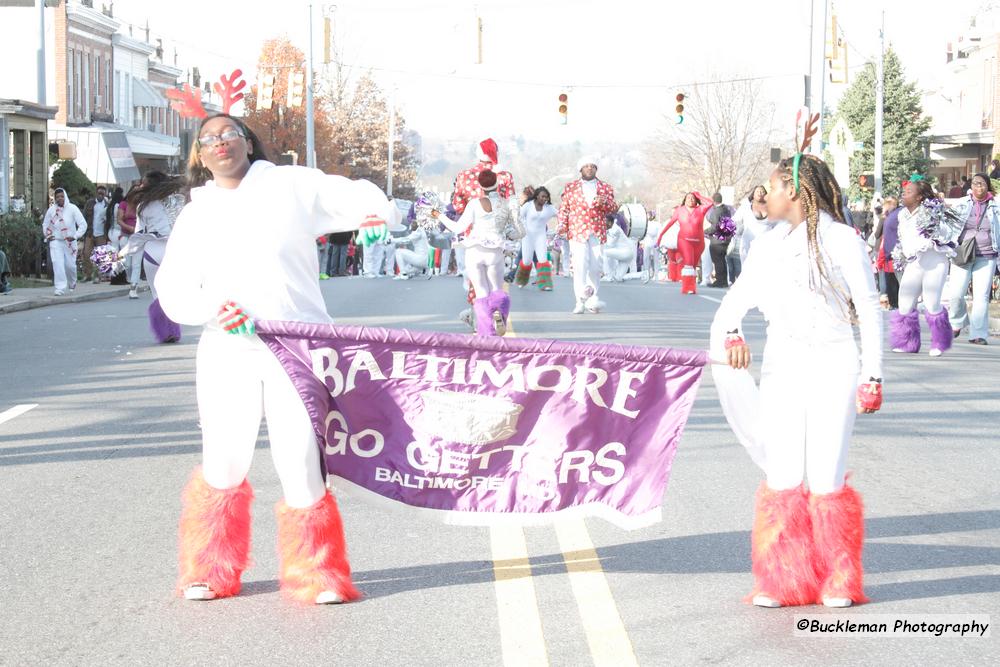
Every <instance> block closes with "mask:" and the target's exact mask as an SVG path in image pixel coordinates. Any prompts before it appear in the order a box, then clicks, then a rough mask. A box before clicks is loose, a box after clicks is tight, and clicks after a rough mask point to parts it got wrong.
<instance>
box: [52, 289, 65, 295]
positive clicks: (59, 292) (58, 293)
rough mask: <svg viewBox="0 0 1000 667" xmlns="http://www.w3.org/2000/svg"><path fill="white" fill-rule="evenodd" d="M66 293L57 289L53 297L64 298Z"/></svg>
mask: <svg viewBox="0 0 1000 667" xmlns="http://www.w3.org/2000/svg"><path fill="white" fill-rule="evenodd" d="M63 294H64V292H63V291H62V290H61V289H57V290H56V291H54V292H53V293H52V296H62V295H63Z"/></svg>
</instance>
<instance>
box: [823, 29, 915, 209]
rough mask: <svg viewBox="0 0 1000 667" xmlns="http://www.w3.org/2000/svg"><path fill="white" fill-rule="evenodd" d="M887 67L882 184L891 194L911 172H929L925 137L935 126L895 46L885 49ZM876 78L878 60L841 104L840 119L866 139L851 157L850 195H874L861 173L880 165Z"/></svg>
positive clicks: (867, 67)
mask: <svg viewBox="0 0 1000 667" xmlns="http://www.w3.org/2000/svg"><path fill="white" fill-rule="evenodd" d="M884 68H885V74H884V81H885V84H884V85H885V94H884V100H885V102H884V107H883V121H882V165H883V168H882V189H883V191H884V194H886V195H890V194H891V195H896V194H899V184H900V182H901V181H903V180H905V179H906V178H907V177H908V176H910V175H911V174H914V173H918V174H926V173H927V169H928V167H929V166H930V161H929V160H928V159H927V158H926V157H924V148H923V140H922V139H921V137H922V136H923V135H925V134H926V133H927V131H928V130H930V127H931V119H930V118H929V117H927V116H925V115H924V112H923V107H922V106H921V105H920V93H919V92H918V91H917V84H916V83H915V82H913V81H907V80H906V77H905V73H904V72H903V66H902V64H901V63H900V62H899V57H898V56H897V55H896V52H895V51H893V50H892V49H889V50H888V51H887V52H886V54H885V60H884ZM875 82H876V79H875V64H874V63H867V64H866V65H865V66H864V68H863V69H862V70H861V71H860V72H859V73H858V74H857V76H856V77H855V79H854V83H852V84H851V85H850V87H849V88H848V89H847V90H846V91H845V92H844V96H843V97H841V98H840V103H839V104H838V105H837V113H836V116H835V118H844V119H845V120H846V121H847V125H848V126H849V127H850V128H851V132H853V133H854V139H855V140H856V141H862V142H864V148H863V149H862V150H860V151H858V152H856V153H855V154H854V156H853V157H852V158H851V187H850V196H851V198H855V197H861V198H867V197H869V196H870V194H869V193H862V191H861V189H860V187H859V186H858V177H859V176H860V175H861V174H863V173H865V172H871V171H872V169H873V168H874V166H875ZM831 127H832V126H831ZM841 185H844V184H841Z"/></svg>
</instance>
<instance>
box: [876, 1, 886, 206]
mask: <svg viewBox="0 0 1000 667" xmlns="http://www.w3.org/2000/svg"><path fill="white" fill-rule="evenodd" d="M875 69H876V72H875V76H876V77H877V81H876V82H875V193H874V196H875V197H876V198H878V199H881V198H882V110H883V107H884V106H885V11H883V12H882V25H881V26H879V31H878V61H877V62H876V68H875Z"/></svg>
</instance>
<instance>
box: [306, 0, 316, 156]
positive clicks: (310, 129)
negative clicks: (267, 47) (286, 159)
mask: <svg viewBox="0 0 1000 667" xmlns="http://www.w3.org/2000/svg"><path fill="white" fill-rule="evenodd" d="M315 122H316V121H315V119H314V118H313V3H311V2H310V3H309V62H307V63H306V166H307V167H312V168H315V167H316V124H315Z"/></svg>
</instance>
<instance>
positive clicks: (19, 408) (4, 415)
mask: <svg viewBox="0 0 1000 667" xmlns="http://www.w3.org/2000/svg"><path fill="white" fill-rule="evenodd" d="M37 407H38V403H24V404H23V405H15V406H14V407H12V408H11V409H10V410H5V411H4V412H0V424H3V423H5V422H9V421H10V420H11V419H13V418H14V417H20V416H21V415H23V414H24V413H25V412H27V411H28V410H31V409H33V408H37Z"/></svg>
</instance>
